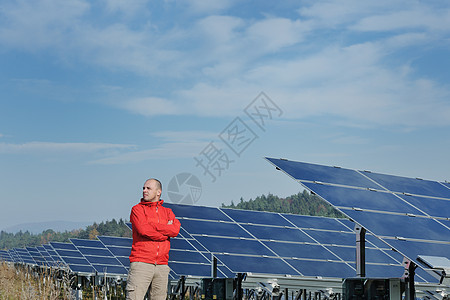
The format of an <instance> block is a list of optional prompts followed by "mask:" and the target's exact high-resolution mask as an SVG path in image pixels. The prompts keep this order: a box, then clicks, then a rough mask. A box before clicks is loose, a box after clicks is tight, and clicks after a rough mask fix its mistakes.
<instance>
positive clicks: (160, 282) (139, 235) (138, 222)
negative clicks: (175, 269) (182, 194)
mask: <svg viewBox="0 0 450 300" xmlns="http://www.w3.org/2000/svg"><path fill="white" fill-rule="evenodd" d="M161 192H162V185H161V182H160V181H159V180H157V179H154V178H151V179H148V180H147V181H146V182H145V184H144V190H143V192H142V199H141V202H140V203H139V204H136V205H135V206H133V208H132V209H131V215H130V221H131V224H132V226H133V245H132V246H131V254H130V270H129V271H128V279H127V299H129V300H142V299H144V296H145V294H146V292H147V290H148V287H149V286H150V297H151V299H152V300H164V299H166V296H167V283H168V276H169V271H170V268H169V266H168V261H169V250H170V238H171V237H176V236H177V235H178V232H179V231H180V221H178V220H177V219H176V218H175V215H174V213H173V212H172V210H171V209H170V208H167V207H164V206H162V204H163V202H164V201H163V200H160V197H161Z"/></svg>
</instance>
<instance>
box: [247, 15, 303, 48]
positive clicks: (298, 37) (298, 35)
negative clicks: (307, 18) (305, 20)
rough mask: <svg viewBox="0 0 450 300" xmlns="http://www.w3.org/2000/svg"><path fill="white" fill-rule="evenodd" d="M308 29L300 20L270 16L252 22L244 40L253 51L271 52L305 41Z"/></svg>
mask: <svg viewBox="0 0 450 300" xmlns="http://www.w3.org/2000/svg"><path fill="white" fill-rule="evenodd" d="M306 30H307V27H306V24H302V23H301V22H300V21H299V20H295V21H292V20H290V19H286V18H269V19H265V20H262V21H259V22H256V23H254V24H252V25H251V26H250V27H249V28H248V29H247V32H246V35H245V36H244V37H243V41H246V43H247V45H248V46H249V47H251V51H253V52H256V53H261V52H262V53H263V54H265V53H271V52H276V51H279V50H280V49H282V48H284V47H288V46H292V45H295V44H297V43H299V42H301V41H303V39H304V32H305V31H306Z"/></svg>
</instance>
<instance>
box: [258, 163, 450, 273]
mask: <svg viewBox="0 0 450 300" xmlns="http://www.w3.org/2000/svg"><path fill="white" fill-rule="evenodd" d="M267 160H268V161H270V162H271V163H272V164H274V165H275V166H276V167H277V168H279V169H281V170H283V171H284V172H286V173H287V174H288V175H289V176H291V177H293V178H294V179H295V180H297V181H299V182H300V183H301V184H302V185H303V186H304V187H305V188H307V189H308V190H310V191H311V192H313V193H314V194H316V195H318V196H320V197H321V198H323V199H324V200H325V201H327V202H328V203H330V204H331V205H333V206H334V207H336V208H337V209H339V210H340V211H341V212H343V213H344V214H346V215H347V216H348V217H349V218H351V219H352V220H355V221H356V222H357V223H359V224H360V225H361V226H363V227H364V228H366V229H367V230H368V231H370V232H371V233H373V234H374V235H375V236H377V237H378V238H380V239H381V240H382V241H383V242H384V243H386V244H387V245H389V246H390V247H392V248H394V249H396V250H397V251H398V252H400V253H401V254H402V255H403V256H405V257H407V258H409V259H410V260H412V261H414V262H415V263H416V264H418V265H420V263H419V261H418V257H419V256H420V255H422V256H424V255H425V256H441V257H446V258H449V257H450V226H449V225H450V222H449V218H450V185H449V184H448V183H442V182H437V181H429V180H423V179H417V178H406V177H400V176H392V175H384V174H378V173H371V172H368V171H356V170H350V169H343V168H336V167H326V166H321V165H314V164H309V163H302V162H294V161H288V160H283V159H274V158H267ZM420 272H421V271H419V273H420ZM421 274H423V273H421ZM427 276H428V275H427V274H423V277H427Z"/></svg>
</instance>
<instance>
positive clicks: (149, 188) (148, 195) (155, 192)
mask: <svg viewBox="0 0 450 300" xmlns="http://www.w3.org/2000/svg"><path fill="white" fill-rule="evenodd" d="M160 196H161V190H160V189H158V188H157V184H156V181H154V180H147V181H146V182H145V184H144V187H143V191H142V199H144V201H149V202H155V201H158V200H159V197H160Z"/></svg>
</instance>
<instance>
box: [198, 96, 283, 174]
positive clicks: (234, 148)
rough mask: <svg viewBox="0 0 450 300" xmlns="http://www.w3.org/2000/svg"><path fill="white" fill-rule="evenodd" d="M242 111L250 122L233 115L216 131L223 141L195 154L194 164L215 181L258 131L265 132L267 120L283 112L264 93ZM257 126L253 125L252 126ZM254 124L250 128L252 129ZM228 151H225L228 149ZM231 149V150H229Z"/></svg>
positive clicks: (254, 137)
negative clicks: (226, 123) (228, 121)
mask: <svg viewBox="0 0 450 300" xmlns="http://www.w3.org/2000/svg"><path fill="white" fill-rule="evenodd" d="M244 113H245V114H246V115H247V117H249V118H250V120H252V121H253V123H254V124H253V123H251V122H250V125H253V126H250V125H249V124H247V123H246V122H245V121H244V120H243V119H242V118H241V117H236V118H234V119H233V121H231V123H229V124H228V125H227V126H226V127H225V128H224V129H223V130H222V132H220V134H219V138H220V140H221V141H222V143H223V144H225V146H226V148H222V147H220V144H222V143H220V142H219V143H216V142H215V141H211V142H210V143H209V144H208V145H207V146H206V147H205V148H204V149H203V150H202V151H201V152H200V153H199V154H198V156H196V157H194V160H195V162H196V164H195V166H196V167H198V168H201V169H202V170H203V175H205V176H208V177H210V179H211V181H212V182H215V181H216V180H217V178H218V177H220V176H222V174H223V173H224V172H225V171H226V170H228V169H229V168H230V164H232V163H234V162H235V158H239V157H240V156H241V155H242V153H244V151H245V150H246V149H247V148H248V147H249V146H250V145H251V144H252V143H253V142H254V141H255V140H257V139H258V138H259V136H258V134H257V131H258V130H259V131H263V132H265V131H266V125H267V123H268V121H270V120H273V119H274V118H275V117H280V116H281V115H282V114H283V111H282V110H281V109H280V107H278V105H276V103H275V102H273V101H272V99H270V98H269V97H268V96H267V95H266V94H265V93H264V92H261V93H259V95H258V96H257V97H256V98H255V99H254V100H253V101H252V102H250V103H249V104H248V105H247V107H245V109H244ZM255 125H256V128H255ZM252 127H253V129H252ZM227 150H228V151H227ZM229 150H231V152H230V151H229Z"/></svg>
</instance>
